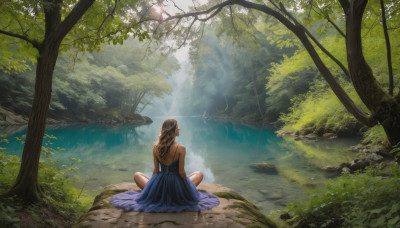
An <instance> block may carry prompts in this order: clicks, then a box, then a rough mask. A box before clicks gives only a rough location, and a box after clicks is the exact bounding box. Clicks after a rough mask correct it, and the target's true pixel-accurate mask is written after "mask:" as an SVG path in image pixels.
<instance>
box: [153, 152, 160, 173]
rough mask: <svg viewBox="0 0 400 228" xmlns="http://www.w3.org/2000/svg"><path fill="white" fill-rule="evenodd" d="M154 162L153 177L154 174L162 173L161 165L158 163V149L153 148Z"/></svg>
mask: <svg viewBox="0 0 400 228" xmlns="http://www.w3.org/2000/svg"><path fill="white" fill-rule="evenodd" d="M153 160H154V170H153V175H154V174H157V173H158V172H159V171H160V163H159V162H158V157H157V149H156V147H153Z"/></svg>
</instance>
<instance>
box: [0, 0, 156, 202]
mask: <svg viewBox="0 0 400 228" xmlns="http://www.w3.org/2000/svg"><path fill="white" fill-rule="evenodd" d="M94 2H95V0H79V1H74V0H66V1H63V0H33V1H32V0H21V1H3V2H2V3H0V12H1V14H0V20H1V22H2V24H1V28H0V43H1V44H2V49H7V48H14V49H15V50H17V51H8V52H3V53H6V54H10V55H14V56H11V57H10V56H8V57H9V58H10V59H13V58H12V57H16V56H17V57H19V58H20V61H17V63H20V64H22V65H24V64H25V59H26V57H25V56H26V55H27V56H31V57H30V59H31V60H32V59H34V58H32V56H35V58H36V60H37V64H36V79H35V92H34V98H33V104H32V110H31V112H30V116H29V122H28V129H27V135H26V141H25V145H24V149H23V154H22V158H21V168H20V170H19V173H18V177H17V179H16V182H15V183H14V185H13V187H12V188H11V189H10V190H9V192H8V194H10V195H17V196H18V197H19V198H21V199H22V200H23V201H24V202H35V201H38V200H39V199H40V194H41V191H40V187H39V185H38V181H37V180H38V164H39V158H40V152H41V148H42V141H43V134H44V131H45V127H46V119H47V114H48V110H49V104H50V99H51V92H52V79H53V72H54V67H55V64H56V61H57V57H58V55H59V53H60V52H61V53H62V52H65V51H66V50H69V49H71V47H73V48H74V51H75V52H83V51H93V50H99V49H100V45H101V44H102V43H104V42H107V43H111V42H113V43H122V42H123V40H124V39H126V38H128V37H129V33H132V34H133V35H134V36H138V37H139V39H141V40H143V39H145V38H147V37H148V34H147V33H146V32H145V31H143V30H142V29H141V27H140V26H138V25H139V22H140V21H139V22H138V21H136V19H135V18H138V17H137V15H136V14H135V11H134V10H128V9H129V8H132V7H131V6H132V5H134V4H135V3H136V2H137V1H135V0H132V1H125V2H123V3H121V2H120V1H118V0H115V1H112V0H103V1H97V2H96V3H95V4H94ZM21 41H23V43H21V44H20V45H18V46H17V47H16V46H15V45H11V44H13V43H14V42H21ZM6 44H8V45H6ZM27 44H28V45H27ZM25 48H26V50H25ZM15 54H16V56H15ZM6 57H7V56H6ZM6 57H2V59H5V58H6ZM28 59H29V58H28ZM1 66H2V67H3V68H4V65H3V64H2V65H1ZM11 70H12V69H11Z"/></svg>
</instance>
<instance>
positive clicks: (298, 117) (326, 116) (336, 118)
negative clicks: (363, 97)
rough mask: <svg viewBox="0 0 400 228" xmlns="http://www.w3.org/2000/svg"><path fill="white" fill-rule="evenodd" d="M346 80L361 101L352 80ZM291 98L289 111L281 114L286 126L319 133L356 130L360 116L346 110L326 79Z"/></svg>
mask: <svg viewBox="0 0 400 228" xmlns="http://www.w3.org/2000/svg"><path fill="white" fill-rule="evenodd" d="M343 84H344V85H345V90H346V91H347V92H348V93H349V94H350V96H351V97H353V99H355V100H356V102H357V103H358V104H359V105H361V102H360V101H359V99H356V98H358V96H357V94H356V93H355V91H354V90H352V89H351V85H350V83H346V82H343ZM292 102H293V106H292V107H290V109H289V110H290V112H289V113H288V114H282V115H281V117H280V120H281V121H282V122H283V123H284V124H285V125H284V127H283V128H285V129H288V130H291V131H302V133H303V134H307V133H315V134H317V135H322V134H323V133H325V132H333V133H336V134H339V135H340V134H350V135H353V134H354V130H357V120H356V119H355V118H354V117H353V116H352V115H351V114H349V113H348V112H347V110H346V109H345V108H344V106H343V105H342V104H341V103H340V101H339V99H338V98H337V97H336V96H335V95H334V94H333V92H332V90H330V89H329V88H327V85H326V84H325V82H323V81H320V80H319V81H316V82H315V84H314V85H313V86H312V87H311V89H310V91H309V92H307V93H306V94H303V95H299V96H297V97H295V98H294V99H292Z"/></svg>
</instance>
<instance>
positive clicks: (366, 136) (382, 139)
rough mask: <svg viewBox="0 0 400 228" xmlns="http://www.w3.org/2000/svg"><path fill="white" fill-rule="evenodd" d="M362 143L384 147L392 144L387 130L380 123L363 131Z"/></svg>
mask: <svg viewBox="0 0 400 228" xmlns="http://www.w3.org/2000/svg"><path fill="white" fill-rule="evenodd" d="M362 143H364V144H373V145H381V146H383V147H389V146H390V143H389V141H388V139H387V136H386V133H385V130H384V129H383V127H382V125H380V124H378V125H375V126H374V127H371V128H369V129H368V130H367V131H365V132H364V133H363V139H362Z"/></svg>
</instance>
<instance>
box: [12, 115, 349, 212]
mask: <svg viewBox="0 0 400 228" xmlns="http://www.w3.org/2000/svg"><path fill="white" fill-rule="evenodd" d="M164 119H166V118H153V120H154V122H153V123H152V124H149V125H142V126H136V125H121V126H106V125H74V126H60V127H52V128H49V129H47V130H46V133H47V134H52V135H55V136H56V137H57V138H58V140H56V141H55V142H54V144H53V146H54V148H56V147H61V148H64V150H63V151H59V152H58V153H56V154H55V158H57V159H60V160H61V161H62V162H63V163H69V161H70V158H72V157H75V158H79V159H81V160H83V162H82V163H81V164H79V168H80V170H79V173H78V175H79V176H80V181H79V182H78V183H77V187H78V188H80V187H82V186H83V185H85V188H86V189H87V190H88V191H89V192H90V193H92V194H97V193H98V192H99V191H101V189H102V188H103V187H104V186H106V185H108V184H113V183H119V182H122V181H133V179H132V176H133V173H134V172H136V171H140V172H143V173H145V174H147V175H149V176H150V175H151V174H152V171H153V160H152V159H153V158H152V147H153V144H154V143H155V142H156V140H157V137H158V134H159V130H160V128H161V125H162V122H163V121H164ZM176 119H177V120H178V123H179V127H180V129H181V132H180V133H181V135H180V136H179V137H178V138H177V141H178V142H179V143H181V144H183V145H185V146H186V151H187V152H186V161H185V162H186V164H185V169H186V172H187V173H188V174H189V173H191V172H194V171H196V170H199V171H202V172H203V173H204V181H207V182H216V183H218V184H222V185H225V186H227V187H229V188H232V189H233V190H234V191H236V192H238V193H240V194H242V195H243V196H245V197H246V198H248V199H249V200H251V201H252V202H253V203H255V204H256V205H257V206H258V207H259V208H260V209H261V210H262V211H263V212H265V213H268V212H269V211H270V210H276V209H283V208H284V207H285V205H286V204H287V203H289V202H292V201H294V200H296V199H297V198H301V197H303V195H304V190H305V189H309V188H310V187H316V186H320V185H322V184H323V183H324V182H325V181H326V177H325V176H324V174H323V173H322V172H321V170H320V168H321V167H323V166H326V165H336V164H338V163H339V162H341V161H347V160H349V158H348V156H351V154H350V155H349V153H348V152H347V151H346V150H345V148H346V147H347V146H349V145H352V144H354V143H355V142H354V141H353V142H346V141H343V140H335V141H329V142H328V141H321V142H317V143H313V144H305V143H303V142H300V141H294V140H292V139H290V138H289V139H286V138H278V137H276V135H275V134H274V131H273V129H268V128H265V127H264V128H262V127H249V126H244V125H240V124H232V123H217V122H215V121H212V120H207V121H204V120H203V119H202V118H200V117H177V118H176ZM25 131H26V130H23V131H18V132H17V133H13V134H12V135H11V136H10V137H9V138H10V144H9V145H8V146H7V147H8V148H9V151H16V153H17V155H20V154H21V151H22V145H21V144H20V143H19V142H17V141H16V140H15V139H13V137H21V136H22V135H23V134H25ZM10 132H12V131H10ZM257 162H268V163H270V164H274V165H275V166H276V168H277V170H278V175H271V174H267V173H259V172H254V169H252V168H251V167H250V166H251V164H253V163H257Z"/></svg>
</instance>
